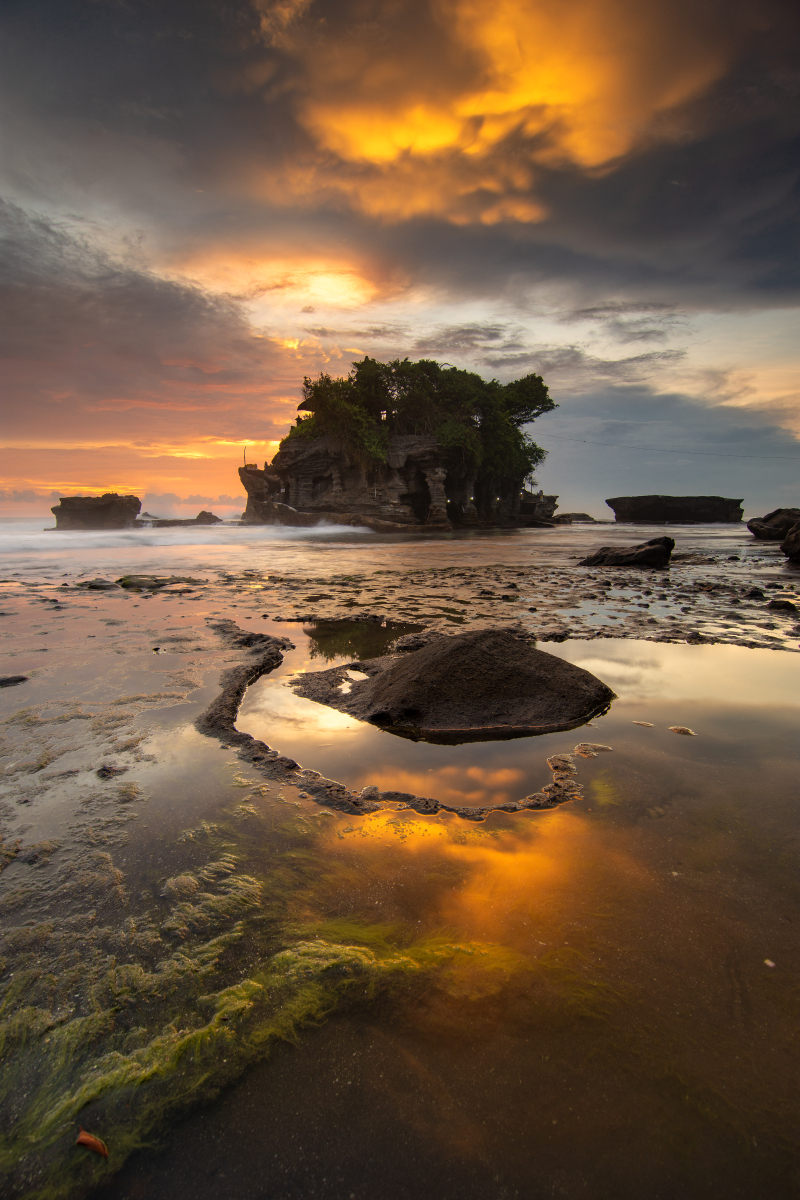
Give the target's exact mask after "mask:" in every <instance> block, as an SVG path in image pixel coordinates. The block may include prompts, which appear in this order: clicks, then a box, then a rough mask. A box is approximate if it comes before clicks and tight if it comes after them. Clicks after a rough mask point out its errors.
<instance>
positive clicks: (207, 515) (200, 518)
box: [153, 509, 222, 529]
mask: <svg viewBox="0 0 800 1200" xmlns="http://www.w3.org/2000/svg"><path fill="white" fill-rule="evenodd" d="M221 524H222V517H215V516H214V514H213V513H212V512H206V510H205V509H203V511H202V512H199V513H198V514H197V516H196V517H157V518H156V519H155V520H154V521H153V528H154V529H169V528H171V527H172V526H173V525H221Z"/></svg>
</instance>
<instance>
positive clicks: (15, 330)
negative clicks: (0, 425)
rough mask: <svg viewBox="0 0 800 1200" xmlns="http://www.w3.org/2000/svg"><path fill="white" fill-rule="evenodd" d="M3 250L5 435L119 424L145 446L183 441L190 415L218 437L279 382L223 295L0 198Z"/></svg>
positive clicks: (0, 334) (101, 430) (259, 340)
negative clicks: (149, 267) (130, 260)
mask: <svg viewBox="0 0 800 1200" xmlns="http://www.w3.org/2000/svg"><path fill="white" fill-rule="evenodd" d="M0 245H1V246H2V268H1V269H0V304H2V309H3V313H4V319H3V322H2V328H1V329H0V338H1V339H2V343H1V344H0V349H2V353H3V356H4V357H5V359H6V368H5V389H6V401H7V408H6V420H5V433H6V436H7V437H9V438H12V439H13V438H14V436H15V435H22V434H24V433H26V432H28V433H30V432H31V430H32V429H33V428H34V427H37V426H38V428H37V432H38V435H39V437H40V438H41V437H42V436H44V437H47V436H51V437H54V438H64V437H69V436H73V437H75V438H77V439H79V440H80V439H87V438H88V439H92V438H95V439H96V437H97V435H98V434H100V436H105V437H113V435H114V433H115V432H118V431H119V430H120V429H122V428H125V429H127V431H128V435H129V438H130V440H131V442H132V443H136V442H139V444H147V442H148V441H150V440H156V441H157V440H158V439H159V438H164V437H173V438H174V437H176V436H177V437H185V436H186V432H187V431H186V420H187V414H191V420H192V436H197V435H201V434H203V433H205V434H207V435H209V434H215V433H216V434H222V433H223V431H224V430H225V429H229V430H230V429H233V430H236V429H238V428H239V426H240V424H241V422H242V420H244V421H246V422H249V421H250V420H251V414H252V410H253V409H254V408H256V407H258V406H260V402H261V400H262V398H263V395H264V392H265V390H266V389H267V386H268V381H274V380H276V379H277V380H278V381H281V380H282V376H283V371H284V368H282V359H281V355H280V353H279V351H278V349H277V348H276V347H275V346H273V345H272V343H271V342H270V341H269V340H268V339H267V338H266V337H264V336H263V335H260V334H258V333H257V332H256V331H255V330H253V329H252V328H251V326H250V324H249V322H248V320H247V318H246V316H245V315H244V313H243V312H242V311H241V309H240V308H239V306H238V305H237V304H236V303H235V302H233V301H231V300H229V299H227V298H225V297H220V296H215V295H210V294H209V293H207V292H204V291H203V290H202V289H200V288H199V287H194V286H191V285H189V284H181V283H177V282H174V281H171V280H165V279H163V278H160V277H159V276H157V275H155V274H153V273H152V272H148V271H146V270H142V269H141V268H137V267H136V266H133V265H129V264H126V263H125V262H124V261H120V260H119V259H115V258H114V257H112V256H111V255H110V254H108V253H107V252H105V251H104V250H103V249H102V248H101V247H99V246H98V245H97V244H96V242H95V241H93V240H92V238H91V237H90V236H89V235H88V234H83V235H82V236H81V235H76V233H75V231H74V229H70V228H69V227H68V226H67V225H66V224H65V222H63V221H56V220H50V219H46V218H44V217H42V216H36V215H31V214H29V213H25V212H24V211H23V210H21V209H20V208H19V207H18V206H15V205H11V204H7V203H2V202H0ZM295 374H296V372H295V371H293V372H292V373H291V376H290V378H291V379H292V382H294V375H295ZM134 412H138V413H139V415H138V416H136V417H135V418H133V417H132V415H131V414H132V413H134ZM144 414H147V416H144ZM226 414H227V415H226Z"/></svg>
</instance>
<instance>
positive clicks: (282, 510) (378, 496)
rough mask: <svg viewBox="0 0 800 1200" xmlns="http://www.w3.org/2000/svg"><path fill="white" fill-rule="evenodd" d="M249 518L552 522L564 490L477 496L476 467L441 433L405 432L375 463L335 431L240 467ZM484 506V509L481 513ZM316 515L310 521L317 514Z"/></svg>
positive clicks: (291, 442)
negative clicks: (352, 450)
mask: <svg viewBox="0 0 800 1200" xmlns="http://www.w3.org/2000/svg"><path fill="white" fill-rule="evenodd" d="M239 478H240V479H241V481H242V486H243V487H244V489H245V491H246V492H247V508H246V509H245V512H244V514H243V520H244V521H245V522H246V523H248V524H253V525H262V524H272V523H275V524H283V525H308V524H316V522H317V521H319V520H320V519H322V518H324V519H326V520H327V521H329V522H331V523H333V524H352V525H358V524H366V525H368V526H371V527H372V528H377V529H380V528H387V529H389V530H391V529H392V528H395V529H404V528H406V529H408V528H419V527H420V526H424V527H425V528H426V529H449V528H451V527H452V526H453V525H459V526H470V525H472V526H477V525H482V524H486V523H488V524H509V525H512V524H513V525H520V526H526V525H540V524H551V522H550V521H549V520H548V517H550V516H552V513H553V511H554V510H555V508H556V506H557V501H558V497H557V496H544V495H543V494H542V493H541V492H540V493H538V495H537V494H536V493H526V492H523V491H522V490H521V488H520V487H519V486H518V485H515V486H514V488H513V489H511V488H510V487H507V488H506V489H505V491H501V494H500V495H495V496H494V497H480V496H479V495H477V494H476V473H475V472H472V473H470V472H467V471H464V470H463V469H462V468H460V465H459V460H458V456H457V455H456V454H454V453H452V452H448V451H446V450H444V449H443V447H442V446H441V445H440V444H439V442H438V441H437V440H436V438H433V437H427V436H421V435H416V434H397V435H394V436H392V437H391V438H390V439H389V443H388V451H387V462H386V463H385V464H379V465H378V466H376V467H373V468H367V467H364V466H363V465H361V464H359V463H358V462H357V461H355V460H354V459H353V458H351V457H350V456H349V455H348V454H347V452H346V451H345V450H344V449H343V447H342V446H341V445H340V444H339V443H338V442H337V441H336V440H335V439H334V438H332V437H329V436H326V437H319V438H312V439H305V438H287V439H285V440H284V442H283V443H282V445H281V448H280V450H279V451H278V453H277V454H276V455H275V457H274V458H273V460H272V463H271V464H270V465H269V466H268V465H267V464H266V463H265V464H264V469H263V470H260V469H259V468H258V467H257V466H255V465H251V464H248V465H247V466H244V467H240V468H239ZM479 506H480V509H481V512H479ZM309 518H310V519H309Z"/></svg>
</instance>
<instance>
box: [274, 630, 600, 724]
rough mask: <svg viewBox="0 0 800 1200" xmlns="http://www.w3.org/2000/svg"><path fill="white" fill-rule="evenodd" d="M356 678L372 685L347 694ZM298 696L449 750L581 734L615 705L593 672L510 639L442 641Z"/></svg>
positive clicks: (491, 634)
mask: <svg viewBox="0 0 800 1200" xmlns="http://www.w3.org/2000/svg"><path fill="white" fill-rule="evenodd" d="M353 668H354V669H355V670H356V671H358V672H363V673H364V674H366V675H367V676H368V678H366V679H359V680H356V681H355V682H352V686H351V689H350V691H349V692H347V693H345V692H343V691H342V690H341V687H342V684H343V683H345V684H346V683H347V682H349V681H350V680H351V679H352V676H350V677H349V678H348V674H347V672H348V669H353ZM293 687H294V688H295V690H296V691H297V692H298V693H299V694H300V695H302V696H305V697H307V698H308V699H309V700H316V701H318V702H319V703H321V704H327V705H329V706H330V707H331V708H337V709H339V710H340V711H341V712H346V713H349V714H350V715H351V716H354V717H358V718H359V719H360V720H362V721H369V722H370V723H371V724H373V725H378V726H380V727H381V728H383V729H386V730H389V731H390V732H392V733H397V734H400V735H401V736H403V737H409V738H413V739H414V740H424V741H429V742H444V743H450V744H455V743H460V742H474V741H490V740H495V739H500V738H512V737H529V736H531V735H532V734H540V733H555V732H557V731H558V730H562V729H574V728H575V727H576V726H578V725H581V724H583V723H584V722H585V721H588V720H589V719H590V718H591V717H594V716H597V715H598V714H599V713H602V712H605V710H606V709H607V708H608V706H609V704H610V703H611V701H612V700H613V699H614V693H613V692H612V691H611V688H609V687H607V686H606V684H604V683H603V682H602V681H601V680H600V679H597V677H596V676H594V675H592V674H590V672H589V671H584V670H583V669H582V668H581V667H576V666H574V665H573V664H572V663H569V662H565V661H564V659H563V658H557V657H556V656H555V655H554V654H546V653H545V652H544V651H543V650H537V649H535V647H534V646H532V645H531V644H530V643H529V642H528V641H527V640H525V639H524V638H523V637H521V636H519V634H518V633H517V632H516V631H513V630H509V629H489V630H486V629H483V630H477V631H475V632H473V633H461V634H458V635H456V636H455V637H449V636H446V635H443V636H442V637H437V638H435V639H434V640H433V641H431V642H430V643H429V644H428V645H427V646H423V647H422V649H421V650H416V651H414V652H413V653H411V654H404V655H403V656H402V658H377V659H368V660H367V661H366V662H359V663H353V664H351V667H350V668H348V667H334V668H332V669H331V670H328V671H318V672H314V673H308V674H304V675H302V676H300V677H298V678H297V680H295V681H294V683H293Z"/></svg>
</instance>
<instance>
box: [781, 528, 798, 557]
mask: <svg viewBox="0 0 800 1200" xmlns="http://www.w3.org/2000/svg"><path fill="white" fill-rule="evenodd" d="M780 548H781V550H782V551H783V553H784V554H785V555H786V557H787V558H788V559H789V562H793V563H800V521H798V523H797V524H796V525H793V526H792V528H791V529H790V530H789V532H788V533H787V534H786V537H785V538H784V539H783V541H782V542H781V546H780Z"/></svg>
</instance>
